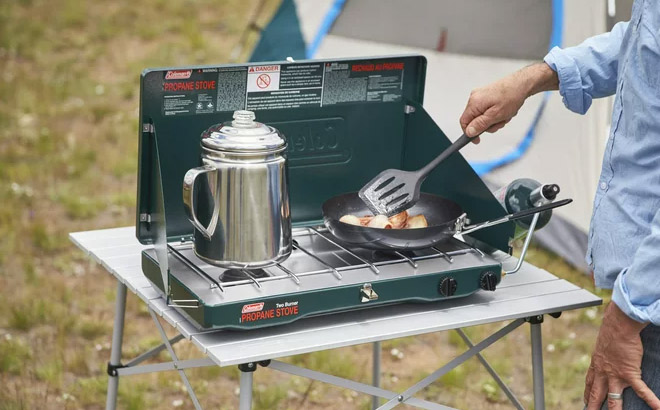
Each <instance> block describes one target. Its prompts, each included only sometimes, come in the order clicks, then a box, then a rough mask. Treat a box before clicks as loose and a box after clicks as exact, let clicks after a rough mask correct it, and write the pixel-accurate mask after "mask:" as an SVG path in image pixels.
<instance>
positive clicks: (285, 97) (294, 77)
mask: <svg viewBox="0 0 660 410" xmlns="http://www.w3.org/2000/svg"><path fill="white" fill-rule="evenodd" d="M322 86H323V67H322V65H321V64H287V65H266V66H254V67H250V68H249V69H248V80H247V94H246V98H245V108H246V109H247V110H253V111H258V110H273V109H280V108H298V107H303V106H307V107H320V106H321V95H322V89H323V88H322Z"/></svg>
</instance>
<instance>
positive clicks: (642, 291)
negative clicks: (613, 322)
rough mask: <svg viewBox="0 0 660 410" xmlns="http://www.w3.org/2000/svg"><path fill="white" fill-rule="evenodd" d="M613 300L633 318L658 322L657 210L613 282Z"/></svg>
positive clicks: (659, 228) (659, 219) (659, 249)
mask: <svg viewBox="0 0 660 410" xmlns="http://www.w3.org/2000/svg"><path fill="white" fill-rule="evenodd" d="M612 301H614V303H616V305H617V306H618V307H619V309H621V310H622V311H623V312H625V313H626V314H627V315H628V316H629V317H631V318H632V319H634V320H636V321H638V322H643V323H649V322H650V323H653V324H654V325H656V326H660V210H658V211H657V212H656V214H655V217H654V218H653V222H652V226H651V234H649V235H648V236H647V237H646V238H645V239H644V240H643V241H642V244H641V246H640V247H639V248H638V249H637V252H636V253H635V257H634V259H633V263H632V265H630V266H629V267H628V268H626V269H624V270H623V271H622V272H621V273H620V274H619V276H618V277H617V279H616V281H615V282H614V292H613V293H612Z"/></svg>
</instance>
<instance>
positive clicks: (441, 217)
mask: <svg viewBox="0 0 660 410" xmlns="http://www.w3.org/2000/svg"><path fill="white" fill-rule="evenodd" d="M570 202H572V200H571V199H564V200H562V201H556V202H553V203H550V204H546V205H541V206H538V207H535V208H531V209H527V210H524V211H521V212H517V213H515V214H511V215H507V216H505V217H502V218H500V219H497V220H495V221H488V222H483V223H480V224H476V225H473V226H471V227H469V226H468V227H463V224H464V221H465V216H464V213H463V209H462V208H461V207H460V205H458V204H457V203H456V202H454V201H452V200H450V199H447V198H443V197H440V196H437V195H432V194H427V193H422V194H421V195H420V198H419V201H418V202H417V203H416V204H415V206H413V207H412V208H410V209H409V210H408V212H409V213H410V215H419V214H423V215H424V217H425V218H426V220H427V221H428V224H429V226H428V227H427V228H417V229H380V228H369V227H366V226H358V225H351V224H347V223H343V222H340V221H339V218H341V217H342V216H344V215H355V216H358V217H361V216H364V215H371V214H372V213H371V211H370V210H369V208H368V207H367V205H366V204H365V203H364V201H362V199H361V198H360V197H359V196H358V193H357V192H351V193H347V194H343V195H338V196H336V197H333V198H331V199H329V200H327V201H326V202H325V203H324V204H323V207H322V209H323V221H324V223H325V226H326V227H327V228H328V230H329V231H330V232H331V233H332V234H333V235H334V236H335V237H337V238H338V239H339V240H341V241H343V242H346V243H349V244H353V245H357V246H360V247H362V248H368V249H374V250H382V251H386V250H391V251H394V250H398V251H400V250H415V249H423V248H428V247H431V246H434V245H437V244H439V243H441V242H444V241H447V240H449V239H450V238H451V237H453V236H454V235H456V234H457V233H460V232H464V233H468V231H469V232H474V231H476V230H477V229H482V228H487V227H489V226H493V225H496V224H497V223H504V222H507V221H512V220H515V219H520V218H524V217H527V216H530V215H533V214H535V213H539V212H543V211H546V210H548V209H552V208H556V207H559V206H563V205H566V204H569V203H570ZM464 228H465V229H464Z"/></svg>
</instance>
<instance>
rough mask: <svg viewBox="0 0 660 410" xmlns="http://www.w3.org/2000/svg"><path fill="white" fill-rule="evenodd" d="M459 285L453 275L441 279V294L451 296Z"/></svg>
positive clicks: (439, 287) (439, 288)
mask: <svg viewBox="0 0 660 410" xmlns="http://www.w3.org/2000/svg"><path fill="white" fill-rule="evenodd" d="M457 287H458V282H457V281H456V279H454V278H452V277H451V276H448V277H446V278H444V279H443V280H441V281H440V286H438V290H439V291H440V294H441V295H442V296H446V297H449V296H453V295H454V294H455V293H456V288H457Z"/></svg>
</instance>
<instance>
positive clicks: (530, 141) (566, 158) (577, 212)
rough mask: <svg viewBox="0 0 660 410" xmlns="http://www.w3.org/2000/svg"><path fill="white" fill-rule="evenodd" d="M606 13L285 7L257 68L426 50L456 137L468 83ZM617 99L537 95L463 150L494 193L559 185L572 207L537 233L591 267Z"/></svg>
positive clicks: (429, 106) (419, 1) (377, 4)
mask: <svg viewBox="0 0 660 410" xmlns="http://www.w3.org/2000/svg"><path fill="white" fill-rule="evenodd" d="M610 3H612V2H610ZM607 7H608V5H607V4H605V2H593V1H591V0H572V1H570V2H569V1H563V0H495V1H493V0H463V1H461V2H456V1H452V0H414V1H405V2H404V1H397V0H283V1H282V3H281V5H280V7H279V9H278V10H277V12H276V13H275V15H274V16H273V18H272V20H271V21H270V23H269V24H268V25H267V26H265V27H264V28H263V30H262V33H261V38H260V40H259V42H258V44H257V45H256V47H255V48H254V50H253V53H252V57H251V61H276V60H283V59H285V58H287V57H291V58H293V59H296V60H297V59H304V58H315V57H316V58H332V57H355V56H361V57H363V56H378V55H392V54H405V53H419V54H423V55H425V56H426V57H427V59H428V68H427V77H426V92H425V103H424V106H425V108H426V110H427V111H428V112H429V113H430V114H431V116H432V117H433V118H434V120H435V121H436V122H437V123H438V125H439V126H440V128H442V129H443V131H444V132H445V133H446V134H447V135H448V136H450V138H451V136H453V137H454V138H457V137H458V136H459V135H460V134H461V129H460V126H459V123H458V118H459V117H460V115H461V113H462V111H463V108H464V107H465V104H466V102H467V99H468V97H469V93H470V91H471V90H472V89H473V88H476V87H479V86H481V85H485V84H488V83H489V82H491V81H494V80H496V79H498V78H500V77H502V76H505V75H507V74H509V73H511V72H513V71H515V70H517V69H519V68H521V67H523V66H525V65H527V64H530V63H532V62H534V61H539V60H540V59H542V57H543V56H544V55H545V54H546V53H547V51H548V48H549V45H561V46H570V45H575V44H579V43H580V42H581V41H582V40H584V39H585V38H587V37H590V36H592V35H595V34H598V33H602V32H604V31H606V30H607V25H608V23H611V21H608V18H607V11H606V8H607ZM610 20H611V19H610ZM611 104H612V100H611V98H607V99H600V100H595V101H594V103H593V106H592V107H591V109H590V111H589V112H588V113H587V115H585V116H580V115H577V114H574V113H571V112H570V111H568V110H567V109H566V108H565V107H564V105H563V103H562V101H561V96H560V95H559V94H558V93H546V94H539V95H536V96H534V97H532V98H530V99H529V100H528V101H527V102H526V104H525V105H524V106H523V108H522V109H521V110H520V112H519V114H518V115H517V116H516V117H515V118H514V120H513V121H511V123H510V124H509V125H508V126H507V127H505V128H504V129H503V130H501V131H499V132H498V133H497V134H494V135H487V136H485V137H483V138H482V143H481V144H479V145H475V146H469V147H467V148H465V149H464V150H463V151H462V152H463V155H464V156H466V158H467V159H468V160H469V161H470V162H471V164H473V167H474V168H475V170H477V172H479V173H480V174H481V175H482V177H483V178H484V179H485V180H486V181H487V183H489V184H490V185H492V186H493V187H497V186H502V185H504V184H507V183H508V182H510V181H512V180H514V179H516V178H520V177H529V178H534V179H536V180H538V181H541V182H546V183H557V184H559V185H560V187H561V189H562V194H561V196H562V197H564V198H566V197H570V198H573V199H574V203H573V204H571V205H570V206H568V207H564V208H561V209H559V210H557V211H556V214H555V217H554V218H553V219H552V221H551V223H550V224H549V225H548V226H547V227H546V228H544V229H543V230H541V231H539V233H538V234H537V235H536V236H535V238H536V239H537V241H538V242H539V243H540V244H541V246H544V247H546V248H548V249H550V250H552V251H553V252H555V253H557V254H558V255H560V256H561V257H563V258H564V259H565V260H567V261H568V262H569V263H571V264H572V265H574V266H576V267H578V268H580V269H583V270H585V271H587V270H588V267H587V266H586V263H585V262H584V254H585V252H586V247H587V235H588V227H589V221H590V218H591V211H592V200H593V197H594V194H595V192H596V189H597V183H598V177H599V174H600V166H601V160H602V156H603V151H604V148H605V143H606V141H607V135H608V127H609V123H610V116H611V114H610V111H611Z"/></svg>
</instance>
